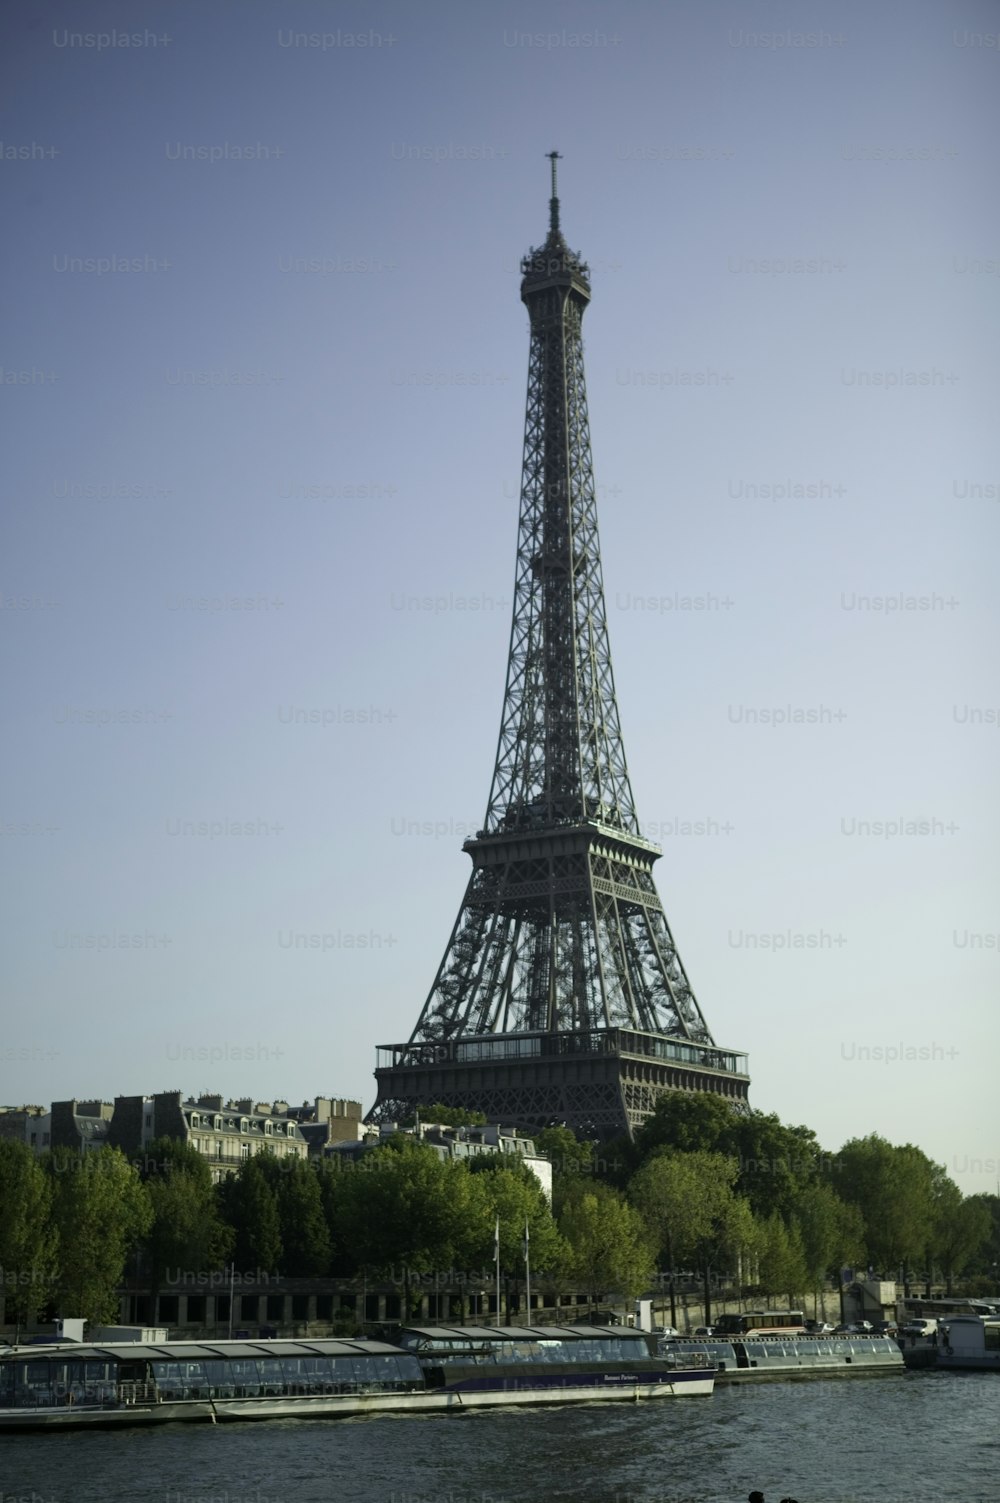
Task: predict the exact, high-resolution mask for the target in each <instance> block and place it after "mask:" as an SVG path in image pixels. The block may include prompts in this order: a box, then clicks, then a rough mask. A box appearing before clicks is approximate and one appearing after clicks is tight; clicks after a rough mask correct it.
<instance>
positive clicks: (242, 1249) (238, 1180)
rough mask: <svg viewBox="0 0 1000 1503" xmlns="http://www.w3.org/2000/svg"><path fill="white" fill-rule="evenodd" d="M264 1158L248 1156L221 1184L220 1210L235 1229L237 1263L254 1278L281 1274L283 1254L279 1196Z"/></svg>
mask: <svg viewBox="0 0 1000 1503" xmlns="http://www.w3.org/2000/svg"><path fill="white" fill-rule="evenodd" d="M260 1158H261V1155H260V1154H256V1155H254V1157H253V1158H248V1159H244V1161H243V1163H242V1164H241V1165H240V1167H239V1170H238V1171H237V1172H236V1173H235V1174H227V1175H226V1178H225V1179H224V1180H223V1181H222V1183H221V1184H220V1185H219V1186H218V1196H219V1207H220V1211H221V1214H222V1216H223V1218H224V1219H225V1221H226V1222H227V1223H228V1224H229V1226H230V1227H231V1228H232V1232H233V1262H234V1264H235V1265H236V1267H237V1269H238V1270H239V1271H240V1272H241V1273H244V1274H247V1275H250V1276H251V1277H259V1276H260V1275H261V1274H270V1273H277V1271H278V1265H279V1263H280V1262H281V1254H282V1246H281V1219H280V1217H279V1215H278V1197H277V1195H276V1194H275V1192H274V1190H273V1189H272V1187H271V1184H270V1182H269V1178H268V1175H267V1173H266V1171H265V1170H264V1169H263V1168H262V1166H261V1164H260Z"/></svg>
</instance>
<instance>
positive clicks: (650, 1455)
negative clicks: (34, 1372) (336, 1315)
mask: <svg viewBox="0 0 1000 1503" xmlns="http://www.w3.org/2000/svg"><path fill="white" fill-rule="evenodd" d="M754 1488H758V1489H760V1491H762V1492H763V1494H764V1496H765V1499H766V1500H767V1503H779V1500H781V1499H783V1498H786V1497H788V1498H794V1499H797V1500H798V1503H925V1500H930V1499H934V1500H935V1503H1000V1378H998V1377H997V1375H995V1374H992V1373H918V1372H913V1373H907V1374H905V1375H901V1376H897V1377H871V1378H867V1377H865V1378H850V1379H844V1378H841V1379H815V1378H814V1379H811V1380H808V1381H805V1382H769V1383H764V1384H761V1385H760V1386H759V1387H757V1388H751V1387H743V1388H734V1387H724V1388H717V1389H716V1391H715V1393H714V1394H713V1395H712V1397H711V1398H687V1399H663V1400H660V1401H653V1402H649V1403H644V1404H628V1403H612V1404H581V1405H578V1406H576V1405H574V1406H567V1407H565V1408H552V1409H522V1410H505V1411H501V1412H494V1413H492V1414H485V1413H482V1412H480V1413H478V1414H476V1413H465V1414H457V1415H441V1416H437V1415H413V1416H410V1415H401V1416H397V1417H392V1416H381V1417H377V1418H373V1419H358V1420H336V1419H334V1420H299V1421H296V1420H285V1421H268V1422H263V1423H259V1424H240V1425H225V1426H222V1425H220V1426H217V1427H216V1426H212V1425H204V1426H202V1425H168V1426H164V1427H162V1428H153V1429H148V1430H143V1429H136V1430H126V1431H118V1432H115V1431H103V1432H97V1431H95V1432H91V1433H87V1432H75V1433H73V1432H70V1433H67V1434H64V1435H7V1436H4V1437H2V1438H0V1500H2V1503H12V1500H16V1503H550V1500H551V1503H744V1500H745V1499H746V1497H747V1494H748V1493H749V1492H750V1491H751V1490H752V1489H754Z"/></svg>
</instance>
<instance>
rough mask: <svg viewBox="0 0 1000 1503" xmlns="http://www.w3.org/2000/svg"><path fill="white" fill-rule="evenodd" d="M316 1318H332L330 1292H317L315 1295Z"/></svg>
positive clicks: (331, 1296) (331, 1297)
mask: <svg viewBox="0 0 1000 1503" xmlns="http://www.w3.org/2000/svg"><path fill="white" fill-rule="evenodd" d="M316 1319H317V1320H332V1319H333V1295H332V1294H317V1296H316Z"/></svg>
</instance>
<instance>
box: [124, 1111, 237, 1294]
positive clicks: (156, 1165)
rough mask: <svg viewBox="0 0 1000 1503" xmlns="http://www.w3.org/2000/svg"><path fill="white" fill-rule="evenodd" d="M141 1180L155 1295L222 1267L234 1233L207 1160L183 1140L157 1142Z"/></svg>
mask: <svg viewBox="0 0 1000 1503" xmlns="http://www.w3.org/2000/svg"><path fill="white" fill-rule="evenodd" d="M141 1177H142V1180H143V1183H144V1184H145V1186H146V1192H147V1194H148V1196H149V1202H150V1206H151V1209H152V1222H151V1224H150V1228H149V1231H148V1233H147V1235H146V1238H145V1248H146V1253H147V1256H148V1258H149V1264H150V1274H151V1281H152V1285H153V1288H154V1290H158V1289H159V1288H160V1287H161V1285H162V1284H163V1282H164V1281H165V1282H166V1283H168V1284H170V1283H177V1282H180V1281H181V1279H182V1278H183V1275H184V1274H185V1273H195V1274H197V1273H204V1272H209V1271H211V1270H214V1269H217V1268H221V1267H222V1266H223V1265H224V1264H225V1263H226V1262H227V1261H228V1258H229V1255H230V1252H231V1250H232V1244H233V1232H232V1229H231V1228H230V1227H228V1226H227V1225H226V1224H225V1222H224V1221H223V1220H222V1218H221V1217H220V1215H219V1210H218V1202H217V1199H216V1196H215V1193H214V1190H213V1186H212V1173H211V1170H210V1169H209V1167H208V1162H207V1160H206V1159H205V1157H204V1155H203V1154H200V1153H199V1152H198V1150H197V1149H196V1148H193V1147H192V1146H191V1145H190V1144H189V1143H185V1142H182V1141H180V1140H179V1139H176V1138H159V1139H157V1140H156V1141H154V1142H152V1143H150V1144H149V1147H148V1148H147V1150H146V1152H145V1154H144V1156H143V1162H142V1169H141ZM171 1270H173V1278H172V1277H171Z"/></svg>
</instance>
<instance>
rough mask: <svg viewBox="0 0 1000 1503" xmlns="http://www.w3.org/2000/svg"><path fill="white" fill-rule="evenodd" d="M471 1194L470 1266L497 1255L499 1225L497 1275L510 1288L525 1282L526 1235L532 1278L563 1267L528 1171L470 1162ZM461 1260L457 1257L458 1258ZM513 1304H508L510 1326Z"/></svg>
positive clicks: (561, 1249) (545, 1207)
mask: <svg viewBox="0 0 1000 1503" xmlns="http://www.w3.org/2000/svg"><path fill="white" fill-rule="evenodd" d="M469 1169H470V1171H471V1173H470V1178H471V1180H472V1182H473V1183H472V1190H473V1192H474V1195H475V1196H476V1199H477V1213H478V1214H477V1216H476V1217H475V1219H474V1220H473V1221H472V1223H471V1224H470V1236H469V1238H468V1240H467V1241H466V1243H465V1256H466V1257H467V1259H468V1262H469V1264H470V1265H473V1264H475V1263H479V1264H480V1265H481V1266H482V1267H483V1268H486V1267H487V1266H488V1265H489V1264H490V1263H492V1262H493V1261H494V1258H495V1255H496V1242H495V1238H496V1232H497V1225H498V1222H499V1232H500V1248H499V1252H500V1258H499V1269H500V1273H501V1275H502V1276H503V1277H504V1278H505V1279H506V1282H507V1285H508V1288H509V1286H510V1284H511V1282H512V1281H513V1282H514V1283H515V1284H516V1283H518V1282H519V1281H520V1279H521V1278H522V1277H523V1276H524V1269H525V1259H524V1230H525V1227H526V1226H527V1228H528V1248H529V1254H530V1258H531V1269H532V1272H533V1273H536V1272H537V1273H542V1272H545V1271H547V1270H549V1269H553V1268H555V1267H556V1266H557V1265H558V1264H560V1263H563V1262H565V1258H566V1245H565V1243H564V1242H563V1239H562V1238H561V1237H560V1235H559V1231H558V1229H557V1227H556V1224H555V1222H554V1221H553V1219H552V1212H551V1211H550V1210H549V1204H548V1201H547V1200H546V1199H545V1192H544V1191H543V1189H542V1187H541V1185H540V1184H539V1183H538V1180H537V1179H536V1178H535V1176H534V1175H533V1174H532V1172H531V1170H530V1169H527V1168H525V1167H524V1165H522V1164H519V1163H513V1164H512V1163H503V1164H500V1163H497V1162H495V1161H494V1160H493V1159H492V1158H485V1159H479V1160H475V1159H474V1160H472V1161H471V1162H470V1164H469ZM460 1256H461V1254H460ZM510 1308H511V1302H510V1299H509V1298H508V1300H507V1314H508V1321H509V1318H510Z"/></svg>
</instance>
